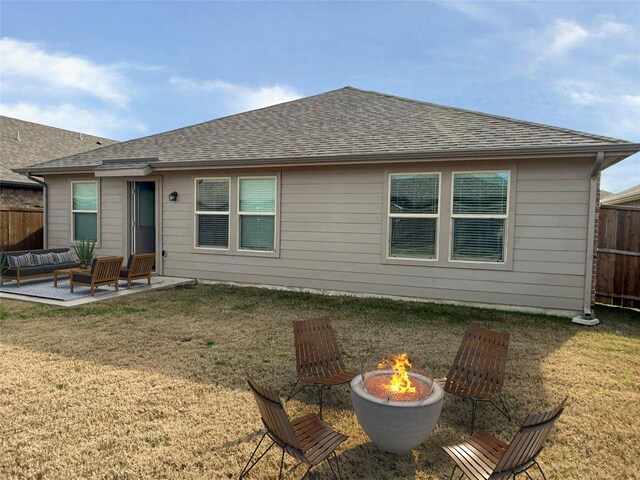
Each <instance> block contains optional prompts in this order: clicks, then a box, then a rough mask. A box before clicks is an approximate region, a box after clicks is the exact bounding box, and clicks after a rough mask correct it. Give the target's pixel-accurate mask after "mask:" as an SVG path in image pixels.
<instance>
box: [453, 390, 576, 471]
mask: <svg viewBox="0 0 640 480" xmlns="http://www.w3.org/2000/svg"><path fill="white" fill-rule="evenodd" d="M566 402H567V399H566V398H565V399H564V400H563V401H562V403H560V405H558V406H557V407H556V408H554V409H552V410H549V411H547V412H543V413H532V414H530V415H529V416H528V417H527V418H526V419H525V421H524V423H523V424H522V426H521V427H520V430H519V431H518V433H516V434H515V436H514V437H513V440H511V442H510V443H508V444H507V443H505V442H503V441H501V440H499V439H498V438H496V437H494V436H493V435H491V434H490V433H487V432H484V431H482V430H477V431H476V432H475V433H474V434H473V435H472V436H471V437H470V438H469V439H468V440H467V441H466V442H462V443H458V444H457V445H446V446H443V447H442V449H443V450H444V451H445V452H447V454H448V455H449V456H450V457H451V459H452V460H453V461H454V462H455V466H454V467H453V471H452V472H451V477H450V479H453V475H454V474H455V473H456V470H458V469H460V470H461V471H462V473H461V474H460V478H462V477H463V476H465V475H466V476H467V477H468V478H470V479H471V480H489V479H490V480H501V479H509V478H514V479H515V478H516V476H517V475H519V474H521V473H524V474H525V475H526V476H527V478H529V479H532V478H533V477H531V475H529V472H527V470H529V469H530V468H531V467H533V466H534V465H535V466H536V467H537V468H538V470H539V471H540V473H541V474H542V477H543V478H544V479H545V480H546V479H547V477H546V475H545V474H544V471H543V470H542V467H540V464H539V463H538V455H540V452H541V451H542V447H543V445H544V442H545V441H546V439H547V437H548V436H549V433H550V432H551V428H552V427H553V425H554V423H555V422H556V420H557V419H558V417H560V415H561V414H562V412H563V411H564V406H565V403H566Z"/></svg>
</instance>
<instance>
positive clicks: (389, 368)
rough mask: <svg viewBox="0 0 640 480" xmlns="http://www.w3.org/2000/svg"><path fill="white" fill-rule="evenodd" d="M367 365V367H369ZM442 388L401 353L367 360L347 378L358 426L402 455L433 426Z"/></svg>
mask: <svg viewBox="0 0 640 480" xmlns="http://www.w3.org/2000/svg"><path fill="white" fill-rule="evenodd" d="M369 367H370V368H369ZM443 397H444V391H443V390H442V387H440V385H438V384H437V383H435V382H434V381H433V380H432V379H431V378H430V377H429V376H428V375H426V372H422V373H419V372H417V371H416V368H415V365H414V362H412V361H411V360H410V359H409V356H408V354H406V353H402V354H400V355H395V356H393V357H388V359H386V360H383V361H381V362H376V363H373V364H369V366H368V367H367V368H366V370H364V371H363V372H362V373H361V374H360V375H357V376H356V377H355V378H354V379H353V380H351V400H352V402H353V409H354V411H355V413H356V417H357V418H358V422H359V423H360V426H361V427H362V429H363V430H364V431H365V433H366V434H367V435H368V436H369V438H370V439H371V440H372V441H373V443H375V444H376V446H377V447H378V448H379V449H380V450H382V451H385V452H390V453H395V454H397V455H405V454H407V453H409V452H410V451H411V449H413V448H415V447H417V446H418V445H420V444H421V443H422V442H424V441H425V440H426V439H427V437H428V436H429V434H430V433H431V431H432V430H433V427H435V425H436V423H437V421H438V418H439V417H440V411H441V410H442V400H443Z"/></svg>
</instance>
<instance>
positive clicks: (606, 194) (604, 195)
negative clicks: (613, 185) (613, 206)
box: [600, 190, 615, 201]
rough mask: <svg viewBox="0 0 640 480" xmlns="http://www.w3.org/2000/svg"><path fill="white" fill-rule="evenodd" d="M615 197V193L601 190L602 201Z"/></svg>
mask: <svg viewBox="0 0 640 480" xmlns="http://www.w3.org/2000/svg"><path fill="white" fill-rule="evenodd" d="M614 195H615V193H613V192H610V191H608V190H600V201H602V200H604V199H605V198H609V197H613V196H614Z"/></svg>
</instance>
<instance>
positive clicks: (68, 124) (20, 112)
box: [0, 102, 147, 138]
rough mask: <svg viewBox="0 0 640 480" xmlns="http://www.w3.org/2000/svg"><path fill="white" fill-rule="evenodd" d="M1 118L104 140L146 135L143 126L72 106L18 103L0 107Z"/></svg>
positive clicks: (109, 113) (116, 116)
mask: <svg viewBox="0 0 640 480" xmlns="http://www.w3.org/2000/svg"><path fill="white" fill-rule="evenodd" d="M0 115H5V116H7V117H14V118H20V119H22V120H27V121H30V122H35V123H42V124H45V125H51V126H55V127H58V128H64V129H67V130H73V131H75V132H82V133H86V134H89V135H96V136H99V137H105V138H117V137H118V134H121V133H123V132H124V131H131V130H134V131H136V132H139V133H144V132H146V130H147V128H146V126H145V125H144V124H142V123H140V122H138V121H137V120H134V119H131V118H128V117H125V116H122V115H119V114H117V113H112V112H104V111H98V110H93V109H92V110H91V111H89V110H86V109H84V108H82V107H78V106H76V105H71V104H66V103H65V104H60V105H50V106H42V105H37V104H34V103H28V102H20V103H14V104H3V105H0Z"/></svg>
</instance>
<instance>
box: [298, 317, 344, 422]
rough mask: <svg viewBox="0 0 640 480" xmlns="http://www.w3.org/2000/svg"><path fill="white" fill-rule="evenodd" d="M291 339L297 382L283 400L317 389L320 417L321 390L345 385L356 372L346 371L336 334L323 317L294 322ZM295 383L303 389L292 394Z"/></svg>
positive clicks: (328, 321)
mask: <svg viewBox="0 0 640 480" xmlns="http://www.w3.org/2000/svg"><path fill="white" fill-rule="evenodd" d="M293 340H294V344H295V349H296V372H297V374H298V379H297V380H296V383H295V384H294V385H293V388H292V389H291V392H289V395H288V396H287V400H290V399H291V398H292V397H293V396H294V395H296V394H297V393H298V392H300V390H302V389H303V388H305V387H307V386H309V385H313V386H317V387H318V389H319V396H320V418H322V389H323V388H325V387H326V388H331V387H333V386H335V385H343V384H345V383H348V382H350V381H351V380H352V379H353V377H355V376H356V373H355V372H352V371H351V370H349V369H348V368H347V367H346V366H345V364H344V362H343V361H342V355H341V354H340V347H338V339H337V338H336V333H335V331H334V329H333V326H332V324H331V320H329V319H328V318H327V317H322V318H318V319H315V320H299V321H294V322H293ZM298 383H302V384H303V386H302V387H301V388H300V389H299V390H298V391H295V389H296V387H297V385H298ZM294 392H295V393H294Z"/></svg>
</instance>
